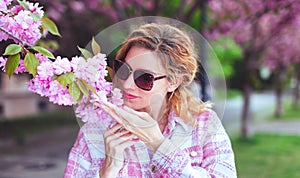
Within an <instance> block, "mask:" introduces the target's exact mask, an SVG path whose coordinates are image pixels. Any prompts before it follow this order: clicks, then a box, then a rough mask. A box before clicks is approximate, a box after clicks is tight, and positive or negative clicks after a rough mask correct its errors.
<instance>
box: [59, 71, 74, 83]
mask: <svg viewBox="0 0 300 178" xmlns="http://www.w3.org/2000/svg"><path fill="white" fill-rule="evenodd" d="M57 81H58V82H59V83H60V84H61V85H62V86H64V87H66V86H67V85H68V84H71V83H72V82H74V81H75V75H74V73H73V72H67V73H64V74H62V75H60V76H59V77H58V78H57Z"/></svg>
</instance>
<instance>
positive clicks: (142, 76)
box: [134, 70, 154, 91]
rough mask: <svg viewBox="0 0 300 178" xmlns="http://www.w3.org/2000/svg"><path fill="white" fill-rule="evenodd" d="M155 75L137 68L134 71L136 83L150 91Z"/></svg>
mask: <svg viewBox="0 0 300 178" xmlns="http://www.w3.org/2000/svg"><path fill="white" fill-rule="evenodd" d="M153 81H154V76H153V75H152V74H149V73H145V72H144V71H140V70H136V71H135V72H134V82H135V84H136V85H137V86H138V87H139V88H141V89H143V90H146V91H150V90H151V89H152V87H153Z"/></svg>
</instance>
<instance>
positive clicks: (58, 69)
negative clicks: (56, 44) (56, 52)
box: [53, 56, 71, 75]
mask: <svg viewBox="0 0 300 178" xmlns="http://www.w3.org/2000/svg"><path fill="white" fill-rule="evenodd" d="M53 69H54V73H55V74H56V75H60V74H63V73H67V72H71V64H70V61H69V60H68V59H67V58H61V57H60V56H58V57H57V58H56V60H55V61H54V62H53Z"/></svg>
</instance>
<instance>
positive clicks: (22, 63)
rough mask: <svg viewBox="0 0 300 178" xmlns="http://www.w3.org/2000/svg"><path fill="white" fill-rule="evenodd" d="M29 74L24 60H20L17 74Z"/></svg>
mask: <svg viewBox="0 0 300 178" xmlns="http://www.w3.org/2000/svg"><path fill="white" fill-rule="evenodd" d="M24 72H27V69H26V67H25V64H24V60H20V64H19V67H18V68H17V69H16V71H15V74H18V73H24Z"/></svg>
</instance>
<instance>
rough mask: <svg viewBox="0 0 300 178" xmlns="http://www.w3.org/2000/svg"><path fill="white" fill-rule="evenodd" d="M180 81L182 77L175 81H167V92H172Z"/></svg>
mask: <svg viewBox="0 0 300 178" xmlns="http://www.w3.org/2000/svg"><path fill="white" fill-rule="evenodd" d="M181 83H182V78H181V77H180V78H179V79H176V82H175V81H174V82H169V86H168V92H173V91H175V90H176V89H177V88H178V87H179V85H180V84H181Z"/></svg>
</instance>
